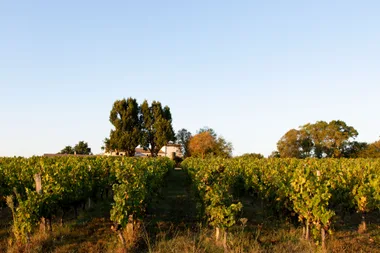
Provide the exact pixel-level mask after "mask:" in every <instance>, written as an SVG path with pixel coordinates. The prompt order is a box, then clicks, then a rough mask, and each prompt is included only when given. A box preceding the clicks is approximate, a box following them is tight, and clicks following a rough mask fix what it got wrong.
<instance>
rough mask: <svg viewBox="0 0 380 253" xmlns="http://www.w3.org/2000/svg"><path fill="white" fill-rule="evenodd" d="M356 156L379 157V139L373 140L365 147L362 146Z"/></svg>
mask: <svg viewBox="0 0 380 253" xmlns="http://www.w3.org/2000/svg"><path fill="white" fill-rule="evenodd" d="M358 157H363V158H380V140H378V141H375V142H373V143H371V144H369V145H367V146H366V147H365V148H363V149H362V150H361V151H360V152H359V153H358Z"/></svg>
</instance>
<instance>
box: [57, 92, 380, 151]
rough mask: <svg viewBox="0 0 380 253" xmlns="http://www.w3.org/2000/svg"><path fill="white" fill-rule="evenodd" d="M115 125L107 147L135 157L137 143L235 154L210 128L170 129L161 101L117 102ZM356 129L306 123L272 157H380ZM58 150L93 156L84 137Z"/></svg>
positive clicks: (339, 123) (286, 137)
mask: <svg viewBox="0 0 380 253" xmlns="http://www.w3.org/2000/svg"><path fill="white" fill-rule="evenodd" d="M109 121H110V123H111V124H112V125H113V129H111V131H110V135H109V137H107V138H105V139H104V146H103V147H102V149H103V150H105V151H106V152H111V153H112V152H114V153H115V154H120V153H121V152H123V153H124V154H125V155H126V156H134V155H135V152H136V147H138V146H140V147H141V148H143V149H144V150H148V151H149V152H150V154H151V156H152V157H155V156H157V155H158V152H159V151H160V149H161V148H162V147H163V146H165V145H167V144H168V143H176V144H180V145H181V147H182V154H183V156H184V157H190V156H193V157H201V158H205V157H209V156H220V157H232V150H233V146H232V143H231V142H228V141H226V140H225V139H224V138H223V137H222V136H219V135H218V134H216V132H215V131H214V129H212V128H209V127H203V128H200V129H199V130H198V131H197V133H196V134H195V135H192V133H191V132H189V131H188V130H186V129H185V128H182V129H180V130H179V131H178V132H177V134H175V133H174V130H173V127H172V115H171V112H170V108H169V107H168V106H162V104H161V103H160V102H159V101H153V102H152V103H151V104H149V103H148V101H147V100H144V101H143V103H142V104H141V105H139V104H138V103H137V100H136V99H134V98H131V97H130V98H128V99H125V98H124V99H121V100H116V101H115V102H114V104H113V106H112V109H111V111H110V116H109ZM358 134H359V133H358V131H357V130H356V129H355V128H354V127H353V126H349V125H347V124H346V123H345V122H344V121H342V120H332V121H330V122H326V121H317V122H315V123H307V124H305V125H303V126H300V127H299V128H298V129H290V130H289V131H287V132H286V133H285V134H284V135H283V136H282V137H281V139H280V140H279V141H278V142H277V150H276V151H273V152H272V154H271V155H270V156H269V157H281V158H308V157H315V158H342V157H345V158H356V157H363V158H379V157H380V140H379V141H376V142H373V143H366V142H358V141H356V140H355V138H356V137H357V136H358ZM59 153H60V154H74V153H76V154H87V155H88V154H91V149H90V148H89V147H88V144H87V143H85V142H84V141H80V142H79V143H78V144H77V145H75V146H74V147H71V146H66V147H65V148H64V149H62V150H61V151H60V152H59ZM242 156H249V157H256V158H264V156H263V155H262V154H258V153H247V154H244V155H242Z"/></svg>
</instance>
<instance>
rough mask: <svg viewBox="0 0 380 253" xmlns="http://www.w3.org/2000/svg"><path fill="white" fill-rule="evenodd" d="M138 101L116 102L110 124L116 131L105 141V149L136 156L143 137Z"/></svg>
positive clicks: (131, 99) (111, 113)
mask: <svg viewBox="0 0 380 253" xmlns="http://www.w3.org/2000/svg"><path fill="white" fill-rule="evenodd" d="M139 112H140V111H139V106H138V104H137V102H136V99H133V98H128V99H127V100H126V99H122V100H116V101H115V102H114V104H113V107H112V110H111V112H110V118H109V120H110V122H111V124H112V125H113V126H114V128H115V129H112V130H111V133H110V138H109V139H107V138H106V139H105V141H104V144H105V149H106V150H107V151H109V150H113V151H116V152H125V154H126V156H134V155H135V149H136V147H137V146H138V145H139V140H140V137H141V120H140V113H139Z"/></svg>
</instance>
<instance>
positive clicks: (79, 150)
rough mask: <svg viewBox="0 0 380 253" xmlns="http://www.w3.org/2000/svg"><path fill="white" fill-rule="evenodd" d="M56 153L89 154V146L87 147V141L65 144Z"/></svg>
mask: <svg viewBox="0 0 380 253" xmlns="http://www.w3.org/2000/svg"><path fill="white" fill-rule="evenodd" d="M58 154H68V155H73V154H77V155H91V148H89V147H88V144H87V142H84V141H80V142H78V144H76V145H75V146H74V148H73V147H71V146H66V147H65V148H64V149H62V150H61V151H60V152H59V153H58Z"/></svg>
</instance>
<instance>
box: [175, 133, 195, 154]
mask: <svg viewBox="0 0 380 253" xmlns="http://www.w3.org/2000/svg"><path fill="white" fill-rule="evenodd" d="M191 136H192V135H191V133H190V132H189V131H187V130H186V129H185V128H182V129H181V130H179V131H178V132H177V135H176V142H177V143H178V144H181V146H182V153H183V155H184V156H185V157H187V156H190V150H189V142H190V138H191Z"/></svg>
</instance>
